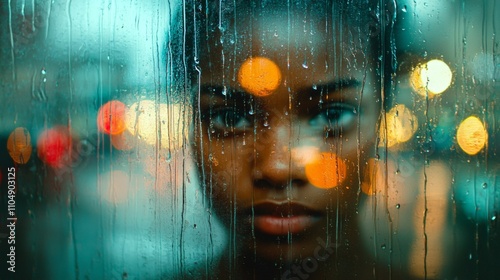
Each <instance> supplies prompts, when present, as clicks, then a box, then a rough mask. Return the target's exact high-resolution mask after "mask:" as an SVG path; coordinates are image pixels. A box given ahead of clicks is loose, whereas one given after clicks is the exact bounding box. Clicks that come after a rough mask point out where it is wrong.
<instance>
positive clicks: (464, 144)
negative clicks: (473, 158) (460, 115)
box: [457, 116, 488, 155]
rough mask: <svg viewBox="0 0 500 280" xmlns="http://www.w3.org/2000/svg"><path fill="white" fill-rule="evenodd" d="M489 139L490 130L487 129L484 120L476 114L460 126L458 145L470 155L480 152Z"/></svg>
mask: <svg viewBox="0 0 500 280" xmlns="http://www.w3.org/2000/svg"><path fill="white" fill-rule="evenodd" d="M487 140H488V132H487V131H486V128H485V127H484V125H483V122H482V121H481V120H480V119H479V118H477V117H475V116H470V117H468V118H466V119H465V120H463V121H462V123H461V124H460V125H459V126H458V130H457V142H458V145H459V146H460V148H462V150H463V151H464V152H465V153H467V154H469V155H475V154H477V153H479V152H480V151H481V150H482V149H483V148H484V146H485V145H486V141H487Z"/></svg>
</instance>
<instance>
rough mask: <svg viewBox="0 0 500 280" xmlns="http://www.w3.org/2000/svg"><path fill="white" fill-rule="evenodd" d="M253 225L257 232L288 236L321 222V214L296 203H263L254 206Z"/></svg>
mask: <svg viewBox="0 0 500 280" xmlns="http://www.w3.org/2000/svg"><path fill="white" fill-rule="evenodd" d="M253 213H254V216H253V217H254V220H253V224H254V226H255V230H256V231H257V232H260V233H263V234H267V235H287V234H289V233H290V234H296V233H300V232H303V231H304V230H306V229H307V228H310V227H312V226H313V225H314V224H316V223H317V222H318V221H319V220H320V218H321V217H320V216H321V214H320V213H319V212H318V211H316V210H314V209H312V208H310V207H307V206H305V205H302V204H300V203H296V202H288V201H285V202H267V201H266V202H262V203H257V204H255V205H254V206H253Z"/></svg>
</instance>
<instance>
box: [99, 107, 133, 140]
mask: <svg viewBox="0 0 500 280" xmlns="http://www.w3.org/2000/svg"><path fill="white" fill-rule="evenodd" d="M126 114H127V106H126V105H125V104H123V103H122V102H120V101H117V100H112V101H109V102H108V103H106V104H104V105H102V106H101V108H99V112H98V113H97V127H98V128H99V130H100V131H102V132H104V133H106V134H111V135H117V134H120V133H122V132H123V131H124V130H125V128H126V124H125V116H126Z"/></svg>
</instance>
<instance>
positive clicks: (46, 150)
mask: <svg viewBox="0 0 500 280" xmlns="http://www.w3.org/2000/svg"><path fill="white" fill-rule="evenodd" d="M71 143H72V139H71V135H70V133H69V130H68V128H67V127H62V126H56V127H53V128H50V129H47V130H44V131H43V132H42V133H40V135H39V136H38V141H37V145H36V146H37V150H38V157H39V158H40V159H41V160H42V161H43V162H45V163H46V164H48V165H50V166H52V167H56V168H60V167H63V166H64V165H69V164H70V149H71Z"/></svg>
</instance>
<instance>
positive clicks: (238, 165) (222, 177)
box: [200, 135, 253, 201]
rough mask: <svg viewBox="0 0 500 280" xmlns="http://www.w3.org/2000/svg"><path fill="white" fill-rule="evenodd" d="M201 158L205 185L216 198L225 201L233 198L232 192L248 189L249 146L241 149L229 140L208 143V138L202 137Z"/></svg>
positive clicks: (250, 154)
mask: <svg viewBox="0 0 500 280" xmlns="http://www.w3.org/2000/svg"><path fill="white" fill-rule="evenodd" d="M205 136H206V135H205ZM202 156H203V165H202V166H201V168H203V171H204V172H203V173H204V174H205V183H206V185H207V188H210V187H211V188H212V193H213V195H214V196H215V197H216V198H221V199H225V200H226V201H227V199H230V198H231V197H233V196H234V191H236V190H237V191H238V192H244V190H245V189H248V187H249V186H250V182H251V166H252V165H253V164H252V159H253V154H252V148H251V147H250V146H243V147H242V146H241V145H238V144H235V141H233V140H232V139H231V138H225V139H224V140H222V139H217V138H216V139H212V140H211V141H208V137H204V143H203V153H202ZM200 164H201V163H200Z"/></svg>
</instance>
